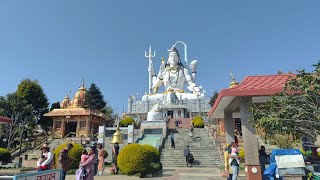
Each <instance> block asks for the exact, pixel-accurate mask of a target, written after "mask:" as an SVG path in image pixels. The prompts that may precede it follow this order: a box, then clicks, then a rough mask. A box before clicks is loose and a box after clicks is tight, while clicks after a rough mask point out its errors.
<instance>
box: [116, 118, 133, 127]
mask: <svg viewBox="0 0 320 180" xmlns="http://www.w3.org/2000/svg"><path fill="white" fill-rule="evenodd" d="M132 124H134V120H133V119H132V118H131V117H127V118H125V119H122V120H121V121H120V122H119V126H120V127H128V125H132Z"/></svg>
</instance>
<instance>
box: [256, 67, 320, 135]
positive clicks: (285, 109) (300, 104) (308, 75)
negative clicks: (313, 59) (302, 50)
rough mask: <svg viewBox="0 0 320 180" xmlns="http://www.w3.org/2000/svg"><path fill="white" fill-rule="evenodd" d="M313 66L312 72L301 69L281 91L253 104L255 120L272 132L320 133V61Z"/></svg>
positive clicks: (257, 123)
mask: <svg viewBox="0 0 320 180" xmlns="http://www.w3.org/2000/svg"><path fill="white" fill-rule="evenodd" d="M313 66H314V67H315V70H314V71H312V72H306V71H305V70H300V71H298V74H297V75H296V76H292V78H291V79H290V80H289V81H287V83H286V85H285V87H284V91H283V92H282V93H280V94H277V95H275V96H273V97H272V98H271V99H270V100H268V101H267V102H266V103H265V104H262V105H260V106H258V107H253V108H252V110H253V119H252V120H251V121H252V123H253V124H254V125H256V127H260V128H265V129H266V132H267V133H268V135H269V136H273V135H274V134H293V135H295V136H307V137H311V138H313V139H315V138H316V136H317V135H318V134H319V133H320V62H319V63H318V64H315V65H313Z"/></svg>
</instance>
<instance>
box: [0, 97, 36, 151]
mask: <svg viewBox="0 0 320 180" xmlns="http://www.w3.org/2000/svg"><path fill="white" fill-rule="evenodd" d="M0 115H1V116H5V117H9V118H11V119H12V123H10V124H3V125H2V128H1V129H0V136H2V137H4V138H6V140H7V148H8V149H9V150H10V147H11V146H10V145H11V144H12V142H13V141H14V139H15V138H17V137H19V136H22V133H23V129H24V128H25V127H26V126H27V125H28V124H29V123H33V121H34V116H33V108H32V105H31V104H28V102H27V101H26V100H25V99H23V98H21V97H19V96H17V95H16V94H15V93H11V94H7V95H6V97H0ZM20 138H21V137H20Z"/></svg>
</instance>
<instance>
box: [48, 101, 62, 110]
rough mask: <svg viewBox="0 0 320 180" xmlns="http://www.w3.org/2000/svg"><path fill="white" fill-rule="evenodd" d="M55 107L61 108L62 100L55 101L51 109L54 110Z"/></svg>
mask: <svg viewBox="0 0 320 180" xmlns="http://www.w3.org/2000/svg"><path fill="white" fill-rule="evenodd" d="M54 109H60V102H55V103H52V104H51V108H50V111H52V110H54Z"/></svg>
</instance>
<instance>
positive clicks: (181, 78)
mask: <svg viewBox="0 0 320 180" xmlns="http://www.w3.org/2000/svg"><path fill="white" fill-rule="evenodd" d="M168 51H169V57H168V61H167V62H166V63H165V62H164V59H162V64H161V66H160V70H159V73H158V76H156V75H154V74H153V75H150V77H151V76H152V87H151V88H152V90H153V94H150V95H146V96H148V97H146V96H144V97H143V98H142V99H143V100H147V99H148V100H159V101H160V100H165V99H166V100H165V101H170V102H171V103H172V102H173V101H172V100H168V99H170V97H165V96H164V94H162V93H161V94H159V93H158V89H159V88H160V87H161V86H162V85H163V86H164V88H165V94H167V95H169V94H170V93H171V94H172V93H174V94H175V95H176V97H177V98H178V99H179V100H184V99H197V98H199V97H204V94H203V92H202V91H201V88H199V87H198V86H197V85H196V84H195V82H194V80H195V74H196V67H197V63H198V61H196V60H194V61H192V62H191V63H190V65H189V68H190V70H191V72H192V75H190V73H189V69H188V68H187V67H185V66H184V65H183V64H182V63H181V60H180V56H179V52H178V50H177V49H176V48H175V47H174V46H173V47H172V48H171V49H170V50H168ZM146 57H148V56H146ZM151 68H152V71H151V72H153V67H151ZM185 85H188V87H187V89H188V90H190V91H191V92H192V93H190V92H189V93H187V92H185V91H184V86H185ZM167 103H169V102H167Z"/></svg>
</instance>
